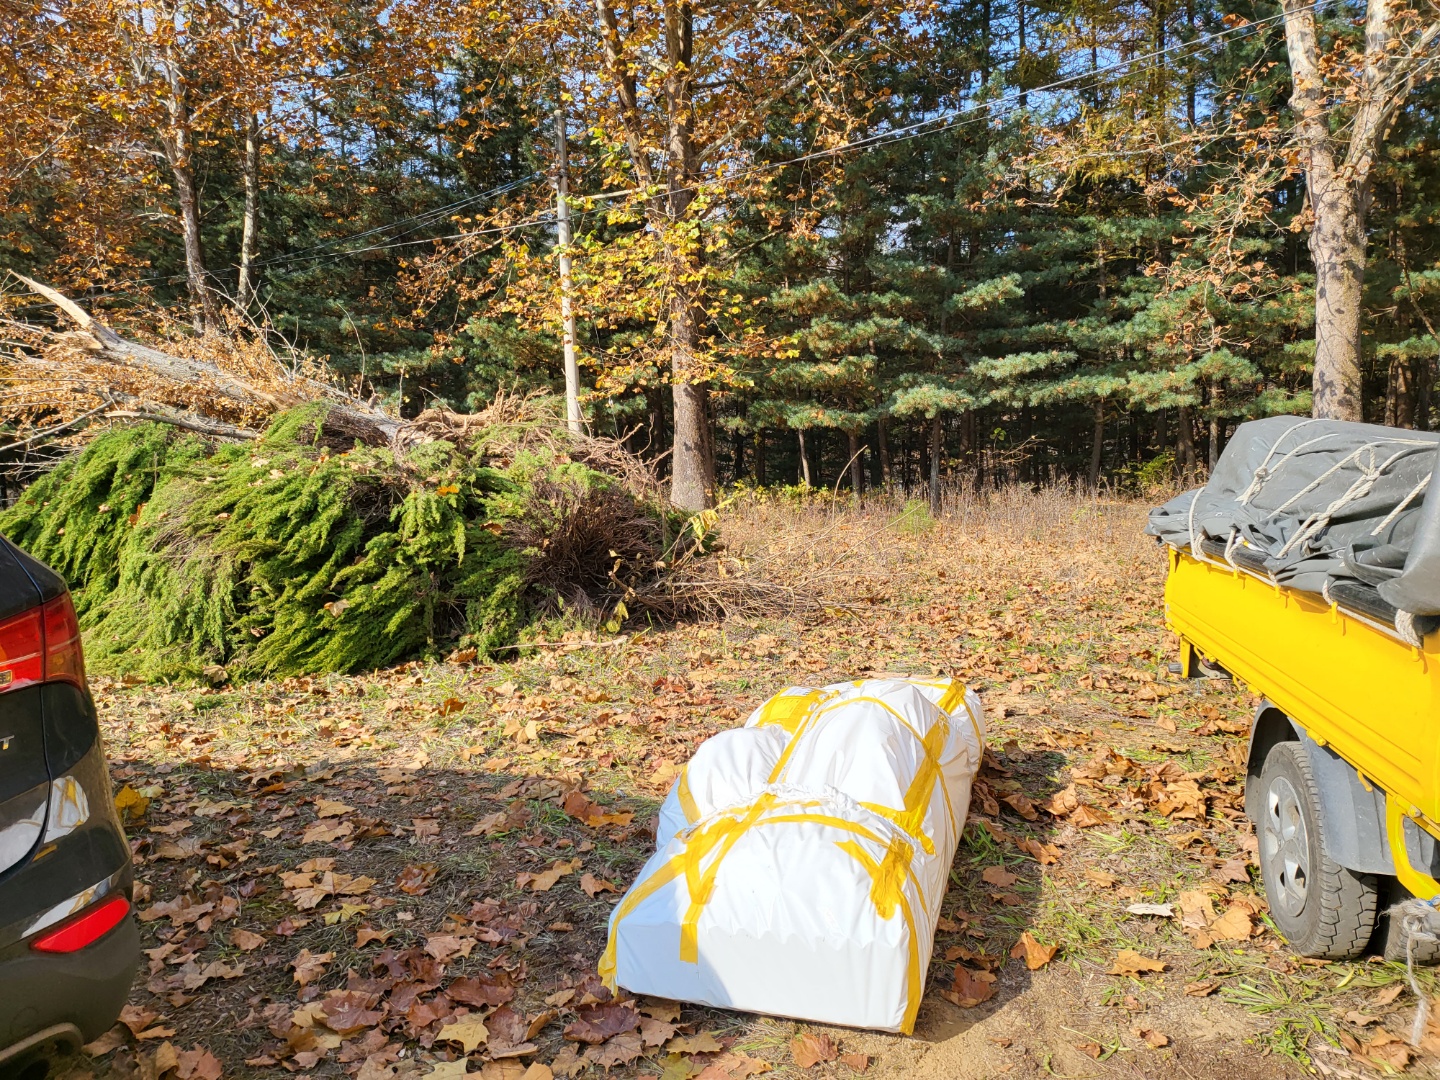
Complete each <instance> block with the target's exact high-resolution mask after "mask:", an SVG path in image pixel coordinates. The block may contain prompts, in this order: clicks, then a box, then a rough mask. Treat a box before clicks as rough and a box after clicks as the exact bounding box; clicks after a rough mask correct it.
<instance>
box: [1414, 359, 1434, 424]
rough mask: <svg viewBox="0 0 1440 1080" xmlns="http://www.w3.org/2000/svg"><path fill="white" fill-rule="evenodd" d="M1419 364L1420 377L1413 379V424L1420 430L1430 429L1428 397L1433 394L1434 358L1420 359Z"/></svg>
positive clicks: (1431, 396)
mask: <svg viewBox="0 0 1440 1080" xmlns="http://www.w3.org/2000/svg"><path fill="white" fill-rule="evenodd" d="M1420 365H1421V366H1420V377H1419V378H1418V379H1416V380H1415V383H1416V385H1415V426H1416V427H1417V428H1418V429H1420V430H1421V431H1430V430H1432V427H1431V423H1430V399H1431V398H1433V397H1434V396H1435V366H1436V364H1435V359H1434V358H1433V357H1431V358H1429V359H1426V360H1422V361H1420Z"/></svg>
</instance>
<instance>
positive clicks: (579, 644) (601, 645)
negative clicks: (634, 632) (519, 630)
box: [491, 634, 630, 652]
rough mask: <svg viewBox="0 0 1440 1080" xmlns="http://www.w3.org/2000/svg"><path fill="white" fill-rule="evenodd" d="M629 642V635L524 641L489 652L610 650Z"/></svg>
mask: <svg viewBox="0 0 1440 1080" xmlns="http://www.w3.org/2000/svg"><path fill="white" fill-rule="evenodd" d="M629 640H630V635H629V634H621V635H620V636H619V637H616V638H609V639H607V640H605V641H524V642H521V643H520V644H518V645H496V646H495V647H494V648H493V649H492V650H491V651H492V652H499V651H500V650H501V649H531V648H534V649H541V648H550V649H610V648H614V647H615V646H616V645H624V644H625V643H626V642H628V641H629Z"/></svg>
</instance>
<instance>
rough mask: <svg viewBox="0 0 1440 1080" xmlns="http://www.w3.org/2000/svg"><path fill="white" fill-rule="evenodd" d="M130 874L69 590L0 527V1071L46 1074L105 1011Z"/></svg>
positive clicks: (114, 1013)
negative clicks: (1, 534) (12, 541)
mask: <svg viewBox="0 0 1440 1080" xmlns="http://www.w3.org/2000/svg"><path fill="white" fill-rule="evenodd" d="M130 886H131V870H130V848H129V845H128V844H126V842H125V834H124V833H123V832H122V831H121V829H120V822H119V820H118V819H117V817H116V814H115V802H114V798H113V796H112V794H111V790H110V777H109V774H108V772H107V769H106V765H105V753H104V750H103V749H102V747H101V745H100V726H99V723H98V722H97V718H96V715H95V702H94V700H93V699H92V698H91V697H90V690H89V688H88V687H87V686H86V684H85V661H84V658H83V657H82V656H81V652H80V627H79V624H78V623H77V622H76V619H75V608H74V605H73V604H71V602H70V593H69V591H68V590H67V589H66V587H65V582H64V581H63V580H62V579H61V578H60V576H59V575H58V574H56V573H55V572H54V571H53V570H51V569H50V568H49V567H47V566H45V565H43V564H42V563H39V562H37V561H36V560H34V559H32V558H31V557H30V556H29V555H27V554H25V553H24V552H23V551H21V550H19V549H18V548H16V547H15V546H14V545H13V544H11V543H9V542H8V541H6V540H5V539H4V538H3V537H0V1077H7V1078H8V1077H23V1078H24V1080H32V1078H39V1077H44V1076H45V1074H46V1072H47V1071H48V1068H49V1065H48V1062H50V1061H52V1060H54V1059H55V1058H57V1057H59V1056H62V1055H64V1054H65V1053H67V1052H69V1051H72V1050H76V1049H78V1048H79V1047H80V1046H81V1045H82V1044H83V1043H86V1042H89V1041H90V1040H91V1039H94V1038H96V1037H98V1036H99V1035H100V1034H101V1033H103V1032H104V1031H106V1030H107V1029H108V1028H109V1027H110V1026H111V1025H112V1024H114V1023H115V1020H116V1017H118V1016H119V1014H120V1010H121V1008H123V1007H124V1005H125V998H126V995H127V994H128V993H129V991H130V983H131V981H132V980H133V979H134V977H135V970H136V968H137V967H138V966H139V961H140V934H139V931H138V929H137V928H136V926H135V920H134V919H133V918H131V917H130Z"/></svg>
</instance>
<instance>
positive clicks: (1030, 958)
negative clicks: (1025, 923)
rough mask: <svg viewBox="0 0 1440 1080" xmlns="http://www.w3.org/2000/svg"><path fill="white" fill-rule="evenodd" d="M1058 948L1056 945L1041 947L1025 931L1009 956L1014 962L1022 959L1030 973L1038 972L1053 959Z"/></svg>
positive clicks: (1027, 931)
mask: <svg viewBox="0 0 1440 1080" xmlns="http://www.w3.org/2000/svg"><path fill="white" fill-rule="evenodd" d="M1059 948H1060V946H1058V945H1041V944H1040V942H1038V941H1036V940H1035V938H1034V937H1033V936H1032V935H1031V933H1030V931H1029V930H1026V931H1025V932H1024V933H1023V934H1021V935H1020V940H1019V941H1017V942H1016V943H1015V947H1014V948H1013V949H1011V950H1010V956H1011V958H1012V959H1015V960H1019V959H1020V958H1022V957H1023V958H1024V960H1025V966H1026V967H1027V968H1029V969H1030V970H1031V971H1039V970H1040V969H1041V968H1043V967H1044V966H1045V965H1046V964H1048V963H1050V961H1051V960H1053V959H1054V958H1055V953H1056V952H1057V951H1058V950H1059Z"/></svg>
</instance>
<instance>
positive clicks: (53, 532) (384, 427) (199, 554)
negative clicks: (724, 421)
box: [0, 282, 704, 681]
mask: <svg viewBox="0 0 1440 1080" xmlns="http://www.w3.org/2000/svg"><path fill="white" fill-rule="evenodd" d="M27 284H28V285H29V286H30V287H31V288H32V289H33V290H35V291H37V292H40V293H41V294H42V295H44V296H45V297H46V299H48V300H50V301H51V302H52V303H53V304H54V305H55V306H56V307H58V308H59V309H60V310H61V311H62V312H64V313H65V314H66V315H67V316H68V317H69V318H70V320H71V321H72V322H73V323H74V324H75V325H76V327H77V328H78V329H75V330H68V331H61V330H58V329H56V328H54V327H53V326H49V325H46V324H45V323H43V322H40V321H38V320H35V319H33V318H32V319H31V320H29V321H26V322H23V323H21V322H16V321H12V322H11V323H10V324H9V326H8V327H7V329H8V331H9V334H8V336H9V337H10V340H11V341H12V342H18V343H19V344H20V345H21V347H19V348H16V349H15V350H14V351H13V352H12V353H10V354H9V355H7V356H6V357H4V359H3V361H0V379H3V382H4V384H5V392H4V393H3V394H0V414H3V415H0V422H3V423H4V426H5V427H6V428H7V429H8V430H9V431H11V432H13V433H14V434H13V435H12V436H11V441H10V444H9V447H8V449H10V450H11V451H12V452H13V451H14V450H15V449H16V448H17V447H25V448H33V447H35V446H37V445H40V446H44V447H47V448H48V450H49V452H51V453H54V452H55V451H56V450H57V449H61V448H63V449H65V450H67V451H68V452H66V453H61V454H59V455H58V457H57V458H56V460H58V464H55V465H54V467H53V468H50V469H49V470H48V471H46V472H44V473H43V474H41V475H40V476H39V478H38V479H37V480H35V482H34V483H32V484H31V485H30V486H29V487H28V488H27V489H26V491H25V492H24V494H23V495H22V496H21V498H20V499H19V500H18V501H17V502H16V503H15V505H13V506H12V507H10V508H9V509H8V510H6V511H5V512H4V513H3V514H0V532H3V533H5V534H6V535H7V536H9V537H10V538H11V539H12V540H14V541H15V542H17V543H18V544H20V545H21V546H23V547H25V548H26V549H27V550H29V551H31V552H33V553H34V554H35V555H37V556H38V557H39V558H42V559H44V560H45V561H47V562H48V563H50V564H51V565H52V566H54V567H55V568H56V569H57V570H58V571H60V572H61V573H62V574H64V575H65V576H66V578H67V579H68V580H69V582H70V584H71V586H72V589H73V590H74V593H75V599H76V604H77V608H78V610H79V613H80V616H81V621H82V625H83V626H84V628H85V630H86V639H87V654H88V656H89V658H90V662H91V665H92V667H94V668H96V669H97V670H102V671H108V672H113V673H116V674H123V675H131V676H135V677H138V678H142V679H158V678H177V677H179V678H186V677H204V678H209V679H211V680H217V681H218V680H219V679H221V678H230V677H245V676H261V675H267V676H268V675H289V674H298V673H306V672H327V671H333V672H350V671H357V670H363V669H368V668H375V667H380V666H384V665H386V664H390V663H394V662H397V661H399V660H403V659H409V658H412V657H419V656H435V655H444V654H447V653H450V652H452V651H454V650H460V651H461V653H462V654H469V652H468V651H469V650H474V653H473V654H474V655H485V654H497V653H498V654H504V653H506V652H507V651H509V650H510V649H511V648H512V647H513V646H515V645H516V643H517V642H520V641H521V640H522V638H523V637H524V635H525V632H526V630H527V628H529V627H532V626H534V625H535V624H536V623H537V621H538V620H541V619H543V618H545V617H547V616H548V615H552V614H554V613H556V612H557V611H559V610H561V609H564V610H565V611H566V612H569V613H575V614H578V616H579V617H580V618H581V619H582V620H585V621H588V623H589V625H591V626H595V625H598V624H600V623H602V622H607V621H608V622H610V623H611V624H612V625H613V624H615V623H616V622H617V615H618V616H619V617H620V618H623V617H625V616H626V615H628V614H635V615H643V614H645V613H646V612H647V610H648V609H647V607H646V605H645V603H644V601H643V600H640V599H638V598H637V594H636V589H635V586H637V585H640V586H646V585H647V584H648V583H649V582H652V581H653V579H654V578H655V577H656V576H657V574H659V573H661V572H662V571H663V570H664V569H665V568H667V567H669V566H672V565H674V564H675V563H677V562H680V563H686V564H688V563H689V562H691V561H692V560H693V559H694V558H700V557H704V555H703V544H702V543H700V542H699V540H698V539H697V535H696V533H695V531H694V530H687V528H686V522H685V519H684V518H683V517H681V518H675V517H674V516H673V514H672V513H671V512H670V511H669V510H668V508H666V507H665V504H664V502H663V500H662V498H661V497H660V489H659V486H658V484H657V482H656V480H655V477H654V475H653V474H652V472H651V471H650V469H649V468H648V466H647V465H646V464H645V463H644V462H642V461H641V460H640V459H638V458H636V457H635V456H633V455H631V454H630V453H628V452H626V451H625V450H624V448H623V447H622V446H621V445H620V444H618V443H616V442H614V441H610V440H605V439H597V438H592V437H590V436H586V435H577V434H573V433H571V432H569V431H568V430H566V428H565V426H564V424H563V422H562V421H561V419H560V416H561V413H560V410H559V408H558V405H557V403H556V402H555V401H554V400H553V399H551V398H548V397H544V396H540V397H529V398H517V397H506V396H503V395H502V396H501V397H500V398H498V399H497V400H496V402H495V403H494V404H492V405H491V407H490V408H488V409H486V410H485V411H484V412H481V413H478V414H472V415H458V414H455V413H451V412H448V411H445V410H431V411H429V412H426V413H423V414H421V415H420V416H419V417H416V418H414V419H412V420H406V419H401V418H398V417H395V416H394V415H392V414H389V413H387V412H385V411H384V410H383V409H381V408H379V407H378V406H376V405H375V404H374V403H373V402H365V401H361V400H358V399H356V398H354V397H352V396H350V395H347V394H346V393H344V392H343V391H342V390H340V389H338V388H337V387H336V386H335V385H334V384H333V383H332V382H330V381H328V380H326V379H325V378H324V375H323V372H320V371H313V370H312V371H304V370H302V369H299V368H298V367H297V366H296V365H287V364H285V363H282V362H281V361H280V360H278V358H276V357H275V356H274V354H273V353H271V352H270V351H269V350H268V349H266V348H264V347H261V346H254V347H252V346H250V345H246V344H245V342H244V341H243V340H241V339H239V338H237V339H233V340H232V339H228V338H227V339H191V340H189V341H186V340H185V339H183V338H180V339H177V342H175V343H172V342H170V341H168V340H167V341H165V342H164V344H165V346H166V349H167V350H168V349H173V351H163V350H161V349H158V348H156V347H153V346H148V345H138V344H135V343H133V342H130V341H128V340H126V339H124V338H121V337H120V336H119V335H118V334H116V333H115V332H114V331H112V330H110V329H109V328H107V327H105V326H103V325H102V324H100V323H98V322H96V321H94V320H93V319H92V318H90V317H89V316H88V315H86V314H85V313H84V312H83V311H81V310H80V309H79V308H78V307H77V306H76V305H74V304H73V303H72V302H70V301H69V300H67V299H66V298H64V297H62V296H59V294H55V293H53V292H52V291H51V290H48V289H45V287H44V286H40V285H38V284H36V283H33V282H27ZM177 346H178V347H177ZM186 349H188V350H189V351H188V352H186V351H184V350H186ZM42 440H43V441H42ZM65 444H68V445H65ZM627 598H628V599H629V600H630V604H629V607H628V608H627V607H626V606H625V600H626V599H627ZM681 606H682V607H683V605H681ZM671 607H674V605H670V604H667V610H666V611H665V612H664V613H663V614H665V615H673V614H680V613H683V612H680V611H674V610H668V608H671ZM657 614H658V613H657Z"/></svg>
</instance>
